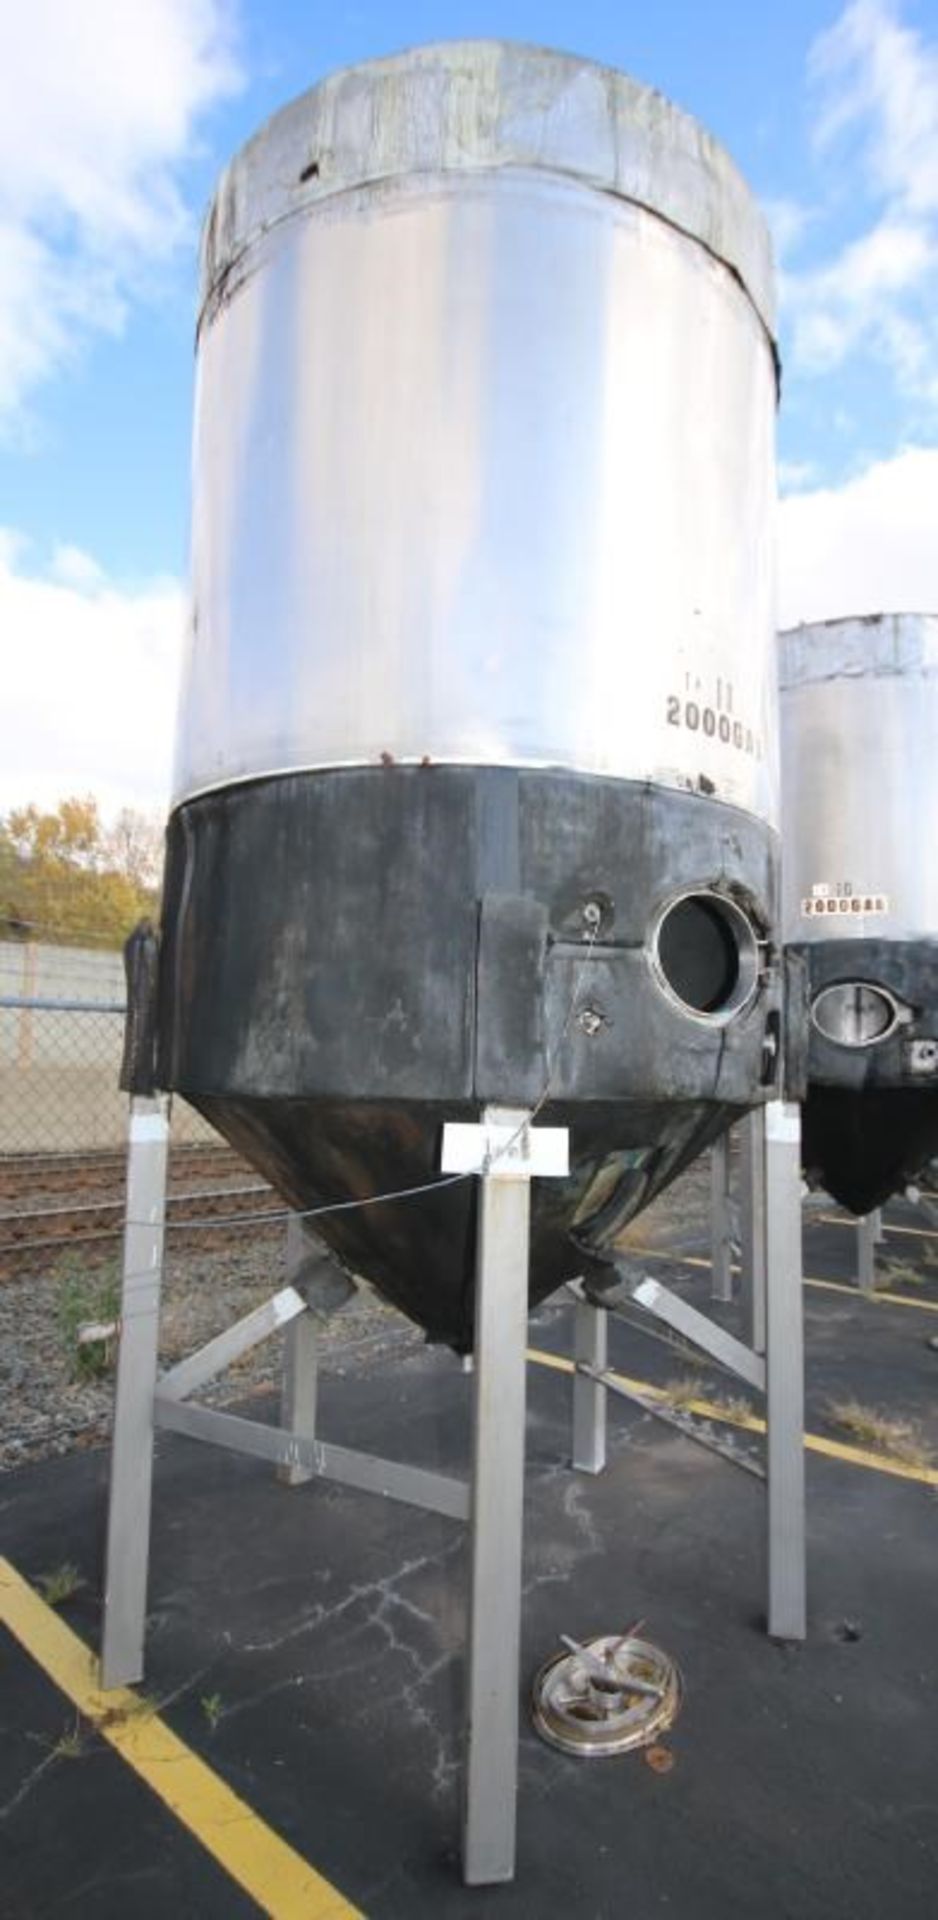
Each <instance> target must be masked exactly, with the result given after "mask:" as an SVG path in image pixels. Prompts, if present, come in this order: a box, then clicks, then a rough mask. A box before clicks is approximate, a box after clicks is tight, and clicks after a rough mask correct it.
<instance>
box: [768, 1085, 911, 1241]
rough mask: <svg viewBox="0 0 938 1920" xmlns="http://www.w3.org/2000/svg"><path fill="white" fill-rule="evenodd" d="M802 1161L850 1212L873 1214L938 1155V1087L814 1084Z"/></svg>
mask: <svg viewBox="0 0 938 1920" xmlns="http://www.w3.org/2000/svg"><path fill="white" fill-rule="evenodd" d="M802 1126H803V1139H802V1164H803V1166H804V1170H805V1175H806V1177H807V1179H808V1180H809V1181H810V1183H811V1185H812V1186H818V1187H823V1189H824V1191H825V1192H826V1193H829V1194H830V1195H831V1198H832V1199H834V1200H836V1201H838V1202H839V1204H840V1205H841V1206H842V1207H847V1208H848V1210H849V1211H850V1212H851V1213H855V1214H858V1215H859V1214H865V1213H872V1211H873V1210H874V1208H876V1207H880V1206H882V1205H883V1204H884V1202H885V1201H886V1200H888V1199H889V1198H890V1196H891V1195H892V1194H894V1193H901V1192H902V1191H903V1189H904V1188H905V1187H907V1186H908V1185H909V1182H910V1181H912V1180H914V1179H915V1176H916V1174H918V1173H920V1172H921V1169H922V1168H923V1166H924V1165H925V1164H926V1162H927V1161H929V1160H931V1159H933V1158H934V1157H935V1156H936V1155H938V1093H936V1091H935V1089H934V1088H930V1089H928V1090H926V1089H924V1088H919V1087H869V1088H859V1089H855V1090H853V1089H845V1088H841V1087H824V1086H811V1087H810V1088H809V1090H808V1097H807V1100H806V1101H805V1104H804V1108H803V1110H802Z"/></svg>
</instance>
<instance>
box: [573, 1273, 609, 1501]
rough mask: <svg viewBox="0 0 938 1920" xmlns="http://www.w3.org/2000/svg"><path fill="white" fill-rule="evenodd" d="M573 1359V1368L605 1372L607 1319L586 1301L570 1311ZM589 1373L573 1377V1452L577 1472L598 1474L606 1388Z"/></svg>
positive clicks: (602, 1463) (602, 1450) (601, 1460)
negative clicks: (571, 1317) (571, 1316)
mask: <svg viewBox="0 0 938 1920" xmlns="http://www.w3.org/2000/svg"><path fill="white" fill-rule="evenodd" d="M573 1313H574V1317H573V1358H574V1362H575V1365H576V1367H577V1368H578V1369H579V1368H580V1367H589V1368H590V1370H591V1373H592V1372H596V1373H605V1371H606V1368H607V1366H608V1364H609V1320H608V1316H607V1314H606V1311H605V1308H603V1307H594V1306H593V1303H592V1301H590V1300H580V1299H578V1300H577V1302H576V1306H575V1307H574V1310H573ZM591 1373H580V1372H579V1371H578V1372H576V1373H575V1374H574V1376H573V1451H572V1462H571V1464H572V1465H573V1466H574V1467H575V1468H576V1469H577V1471H578V1472H579V1473H602V1471H603V1468H604V1467H605V1465H606V1392H607V1390H606V1388H605V1386H604V1385H603V1384H602V1382H601V1381H600V1380H596V1379H593V1378H591Z"/></svg>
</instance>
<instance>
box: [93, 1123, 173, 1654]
mask: <svg viewBox="0 0 938 1920" xmlns="http://www.w3.org/2000/svg"><path fill="white" fill-rule="evenodd" d="M168 1150H169V1107H168V1102H167V1101H166V1100H164V1099H161V1098H154V1099H149V1098H144V1097H143V1096H141V1095H139V1094H135V1095H134V1096H133V1098H132V1099H131V1103H130V1134H129V1145H128V1156H127V1201H126V1208H125V1224H124V1270H123V1279H122V1283H121V1314H120V1346H119V1349H118V1358H117V1389H116V1393H115V1400H114V1435H113V1441H112V1450H111V1491H110V1503H109V1508H108V1527H107V1557H106V1570H105V1577H104V1632H103V1639H102V1646H101V1684H102V1686H104V1687H117V1686H121V1685H124V1684H126V1683H128V1682H131V1681H134V1680H140V1679H142V1678H143V1641H144V1632H145V1627H146V1602H147V1573H148V1568H149V1558H150V1502H151V1491H152V1485H153V1429H154V1418H153V1416H154V1391H155V1387H156V1361H157V1347H158V1342H159V1328H160V1294H161V1290H162V1280H163V1237H164V1228H165V1220H166V1174H167V1155H168Z"/></svg>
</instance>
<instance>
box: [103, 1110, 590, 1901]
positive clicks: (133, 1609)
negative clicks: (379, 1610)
mask: <svg viewBox="0 0 938 1920" xmlns="http://www.w3.org/2000/svg"><path fill="white" fill-rule="evenodd" d="M485 1121H486V1123H487V1124H489V1125H493V1126H495V1127H496V1130H497V1129H498V1128H500V1129H501V1137H503V1138H504V1136H505V1133H506V1123H507V1131H508V1132H509V1133H510V1134H511V1137H512V1143H513V1144H512V1150H511V1151H510V1152H507V1151H506V1150H505V1149H502V1148H498V1149H494V1150H493V1147H492V1144H491V1143H492V1134H491V1132H490V1133H489V1134H488V1135H487V1136H485V1127H481V1128H479V1129H478V1131H479V1134H480V1135H483V1136H485V1138H484V1139H483V1145H482V1148H481V1149H480V1162H479V1171H480V1173H481V1179H480V1191H479V1241H478V1255H477V1282H476V1325H475V1364H474V1368H473V1403H474V1404H473V1454H472V1480H471V1487H470V1488H467V1487H466V1486H465V1484H464V1483H462V1482H460V1481H457V1480H453V1479H450V1478H448V1477H447V1476H445V1475H442V1474H437V1473H430V1472H424V1471H422V1470H421V1469H419V1468H415V1467H409V1466H406V1465H403V1464H400V1463H397V1462H391V1461H384V1460H380V1459H376V1458H374V1457H373V1456H371V1455H367V1454H358V1453H354V1452H352V1451H351V1450H350V1449H347V1448H343V1447H337V1446H333V1445H331V1444H329V1443H327V1442H324V1441H322V1440H320V1439H318V1438H317V1437H316V1432H315V1423H316V1381H317V1367H316V1360H317V1354H316V1328H315V1322H314V1319H313V1316H312V1315H311V1313H310V1311H309V1309H308V1308H307V1306H306V1303H305V1301H304V1300H303V1299H302V1298H301V1296H300V1294H299V1293H298V1292H297V1290H296V1288H295V1287H293V1286H292V1285H287V1286H286V1287H284V1288H282V1289H281V1291H280V1292H279V1293H277V1294H276V1295H274V1296H273V1298H272V1299H271V1300H269V1301H267V1302H265V1303H264V1305H263V1306H261V1307H258V1308H255V1309H254V1311H253V1312H252V1313H250V1314H248V1315H246V1316H245V1317H244V1319H243V1320H241V1321H239V1322H238V1323H237V1324H236V1325H235V1326H233V1327H230V1328H228V1329H226V1331H225V1332H224V1333H223V1334H220V1335H219V1336H218V1337H217V1338H216V1339H215V1340H212V1341H209V1343H208V1344H207V1346H206V1347H204V1348H202V1349H201V1350H200V1351H199V1352H198V1353H196V1354H193V1355H190V1356H188V1357H187V1358H186V1359H185V1360H183V1361H181V1362H180V1363H179V1364H178V1365H177V1366H176V1367H173V1368H171V1369H170V1371H169V1372H168V1373H167V1374H165V1375H164V1376H163V1379H162V1380H161V1381H160V1382H159V1384H157V1353H158V1341H159V1309H160V1289H161V1273H162V1257H163V1238H164V1225H165V1205H166V1172H167V1148H168V1116H167V1105H166V1103H165V1102H164V1101H162V1100H160V1099H155V1100H141V1099H137V1098H135V1099H134V1100H133V1102H132V1105H131V1122H130V1151H129V1159H128V1182H127V1216H126V1228H125V1251H124V1286H123V1319H122V1337H121V1346H120V1354H119V1359H118V1383H117V1407H116V1413H115V1424H114V1441H113V1447H112V1457H111V1491H110V1510H109V1522H108V1571H107V1579H106V1583H105V1585H106V1590H105V1607H104V1630H103V1643H102V1663H101V1678H102V1686H104V1687H105V1688H108V1687H115V1686H118V1685H121V1684H125V1683H127V1682H129V1681H134V1680H139V1679H141V1678H142V1677H143V1667H144V1634H145V1624H146V1585H147V1563H148V1557H149V1538H150V1511H151V1500H152V1477H153V1440H154V1430H155V1428H156V1427H160V1428H164V1429H167V1430H169V1431H171V1432H177V1433H183V1434H186V1435H188V1436H189V1437H191V1438H193V1439H197V1440H202V1441H208V1442H210V1443H211V1444H214V1445H219V1446H223V1447H225V1448H228V1449H231V1450H233V1451H235V1452H244V1453H248V1454H251V1455H254V1456H255V1457H258V1458H261V1459H267V1460H270V1461H271V1462H273V1463H274V1464H275V1465H276V1466H277V1468H278V1470H279V1471H280V1473H281V1477H282V1478H284V1479H285V1480H287V1481H288V1483H289V1484H291V1485H296V1484H299V1483H300V1482H302V1481H304V1480H308V1479H311V1478H314V1477H321V1478H329V1479H335V1480H338V1481H340V1482H342V1483H344V1484H345V1485H351V1486H355V1487H359V1488H362V1489H363V1490H365V1491H368V1492H372V1493H382V1494H384V1495H385V1496H386V1497H389V1498H391V1499H398V1500H403V1501H406V1502H407V1503H409V1504H412V1505H415V1506H420V1507H423V1508H425V1509H427V1510H428V1511H435V1512H438V1513H444V1514H446V1515H448V1516H449V1517H450V1518H453V1519H469V1521H470V1525H471V1536H470V1551H471V1575H470V1595H469V1623H468V1636H467V1696H468V1697H467V1714H466V1764H465V1776H464V1823H463V1877H464V1879H465V1881H466V1883H467V1885H488V1884H492V1883H495V1882H499V1881H506V1880H510V1879H512V1878H513V1876H514V1867H515V1829H516V1801H517V1774H518V1718H519V1697H518V1696H519V1664H520V1637H521V1556H522V1540H523V1513H524V1458H525V1396H526V1368H527V1319H528V1255H529V1221H530V1182H531V1177H532V1175H533V1174H546V1175H550V1174H553V1173H560V1172H563V1171H565V1170H566V1144H565V1143H566V1134H565V1132H564V1130H562V1129H554V1130H553V1131H552V1132H551V1130H550V1129H546V1128H545V1129H542V1130H541V1133H540V1136H538V1133H537V1131H536V1130H535V1131H532V1132H531V1133H529V1132H528V1130H527V1127H526V1121H527V1115H525V1114H515V1113H512V1112H507V1113H506V1111H505V1110H501V1109H497V1110H496V1109H489V1110H488V1111H487V1113H486V1115H485ZM516 1126H517V1127H518V1128H519V1129H520V1131H521V1132H522V1134H523V1138H522V1139H521V1140H520V1141H519V1142H518V1143H517V1144H514V1141H515V1132H514V1130H515V1128H516ZM458 1131H461V1132H462V1133H465V1131H466V1130H465V1128H460V1129H458ZM561 1141H562V1142H563V1147H562V1151H561V1146H560V1143H561ZM532 1143H533V1144H532ZM464 1149H465V1142H464V1143H463V1150H464ZM503 1152H505V1158H504V1159H503V1160H502V1159H501V1154H502V1153H503ZM558 1156H559V1158H558ZM561 1159H562V1161H563V1164H562V1165H561V1164H560V1160H561ZM493 1162H495V1164H494V1165H493ZM554 1162H556V1164H554ZM294 1224H295V1223H293V1222H291V1227H292V1226H293V1225H294ZM291 1250H292V1251H294V1252H295V1251H296V1247H295V1246H294V1247H293V1248H292V1249H291ZM288 1264H289V1262H288ZM581 1312H582V1316H583V1317H582V1320H581V1333H582V1337H583V1342H584V1348H585V1350H587V1351H588V1353H589V1355H590V1357H591V1358H596V1359H599V1358H603V1359H604V1357H605V1316H604V1315H601V1314H599V1313H598V1312H597V1311H596V1310H595V1309H593V1308H588V1307H586V1306H585V1305H584V1306H583V1307H582V1309H581ZM278 1328H283V1329H286V1332H287V1341H288V1345H287V1353H286V1362H285V1370H284V1382H283V1397H282V1403H281V1405H282V1424H281V1426H280V1427H268V1426H265V1425H263V1424H261V1423H259V1422H257V1421H253V1420H245V1419H241V1418H239V1417H238V1416H236V1415H232V1414H227V1413H223V1412H219V1411H217V1410H215V1409H213V1408H208V1407H204V1406H198V1405H190V1404H188V1403H187V1395H188V1394H189V1393H191V1392H194V1391H195V1390H196V1389H197V1388H198V1387H199V1386H202V1385H204V1384H205V1383H206V1381H207V1380H209V1379H211V1378H213V1377H214V1375H215V1374H217V1373H218V1372H220V1371H221V1370H222V1369H223V1368H224V1367H225V1366H226V1365H228V1364H229V1363H230V1361H231V1360H232V1359H234V1358H236V1357H237V1356H238V1355H239V1354H242V1353H245V1352H248V1351H249V1350H250V1349H251V1347H253V1346H255V1345H256V1344H257V1343H258V1342H259V1341H260V1340H263V1339H265V1338H267V1336H268V1335H269V1334H270V1333H272V1332H274V1331H276V1330H277V1329H278ZM597 1392H598V1393H599V1395H600V1396H601V1398H600V1399H599V1400H598V1401H597V1399H596V1398H595V1395H596V1393H597ZM589 1393H590V1405H591V1408H592V1416H591V1426H590V1432H591V1436H592V1455H591V1457H592V1458H593V1460H595V1461H596V1462H597V1464H596V1466H595V1467H594V1469H593V1470H597V1471H598V1467H599V1465H601V1464H602V1462H601V1460H600V1459H599V1458H598V1449H600V1448H601V1445H602V1438H603V1435H602V1431H601V1423H600V1425H599V1426H597V1421H596V1407H597V1405H601V1406H602V1407H603V1408H604V1403H605V1392H604V1390H602V1389H596V1388H595V1387H594V1386H593V1385H592V1383H590V1386H589ZM583 1404H584V1405H585V1404H586V1403H585V1402H584V1403H583Z"/></svg>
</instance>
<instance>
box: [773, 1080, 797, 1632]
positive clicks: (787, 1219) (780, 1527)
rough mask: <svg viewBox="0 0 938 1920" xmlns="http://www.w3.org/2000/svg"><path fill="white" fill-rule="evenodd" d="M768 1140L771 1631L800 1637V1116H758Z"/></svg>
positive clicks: (789, 1110) (778, 1111)
mask: <svg viewBox="0 0 938 1920" xmlns="http://www.w3.org/2000/svg"><path fill="white" fill-rule="evenodd" d="M762 1111H763V1115H764V1120H763V1126H764V1141H765V1276H766V1288H765V1302H766V1425H767V1436H766V1448H767V1451H766V1480H767V1493H768V1568H769V1604H768V1627H769V1633H770V1634H771V1636H772V1638H773V1639H776V1640H803V1639H804V1637H805V1578H806V1575H805V1489H804V1335H803V1305H802V1301H803V1281H802V1253H801V1114H800V1109H799V1108H798V1107H797V1106H795V1105H792V1104H789V1103H788V1102H785V1101H781V1100H773V1101H770V1102H769V1104H768V1105H767V1106H766V1107H765V1108H764V1109H763V1110H762Z"/></svg>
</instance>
